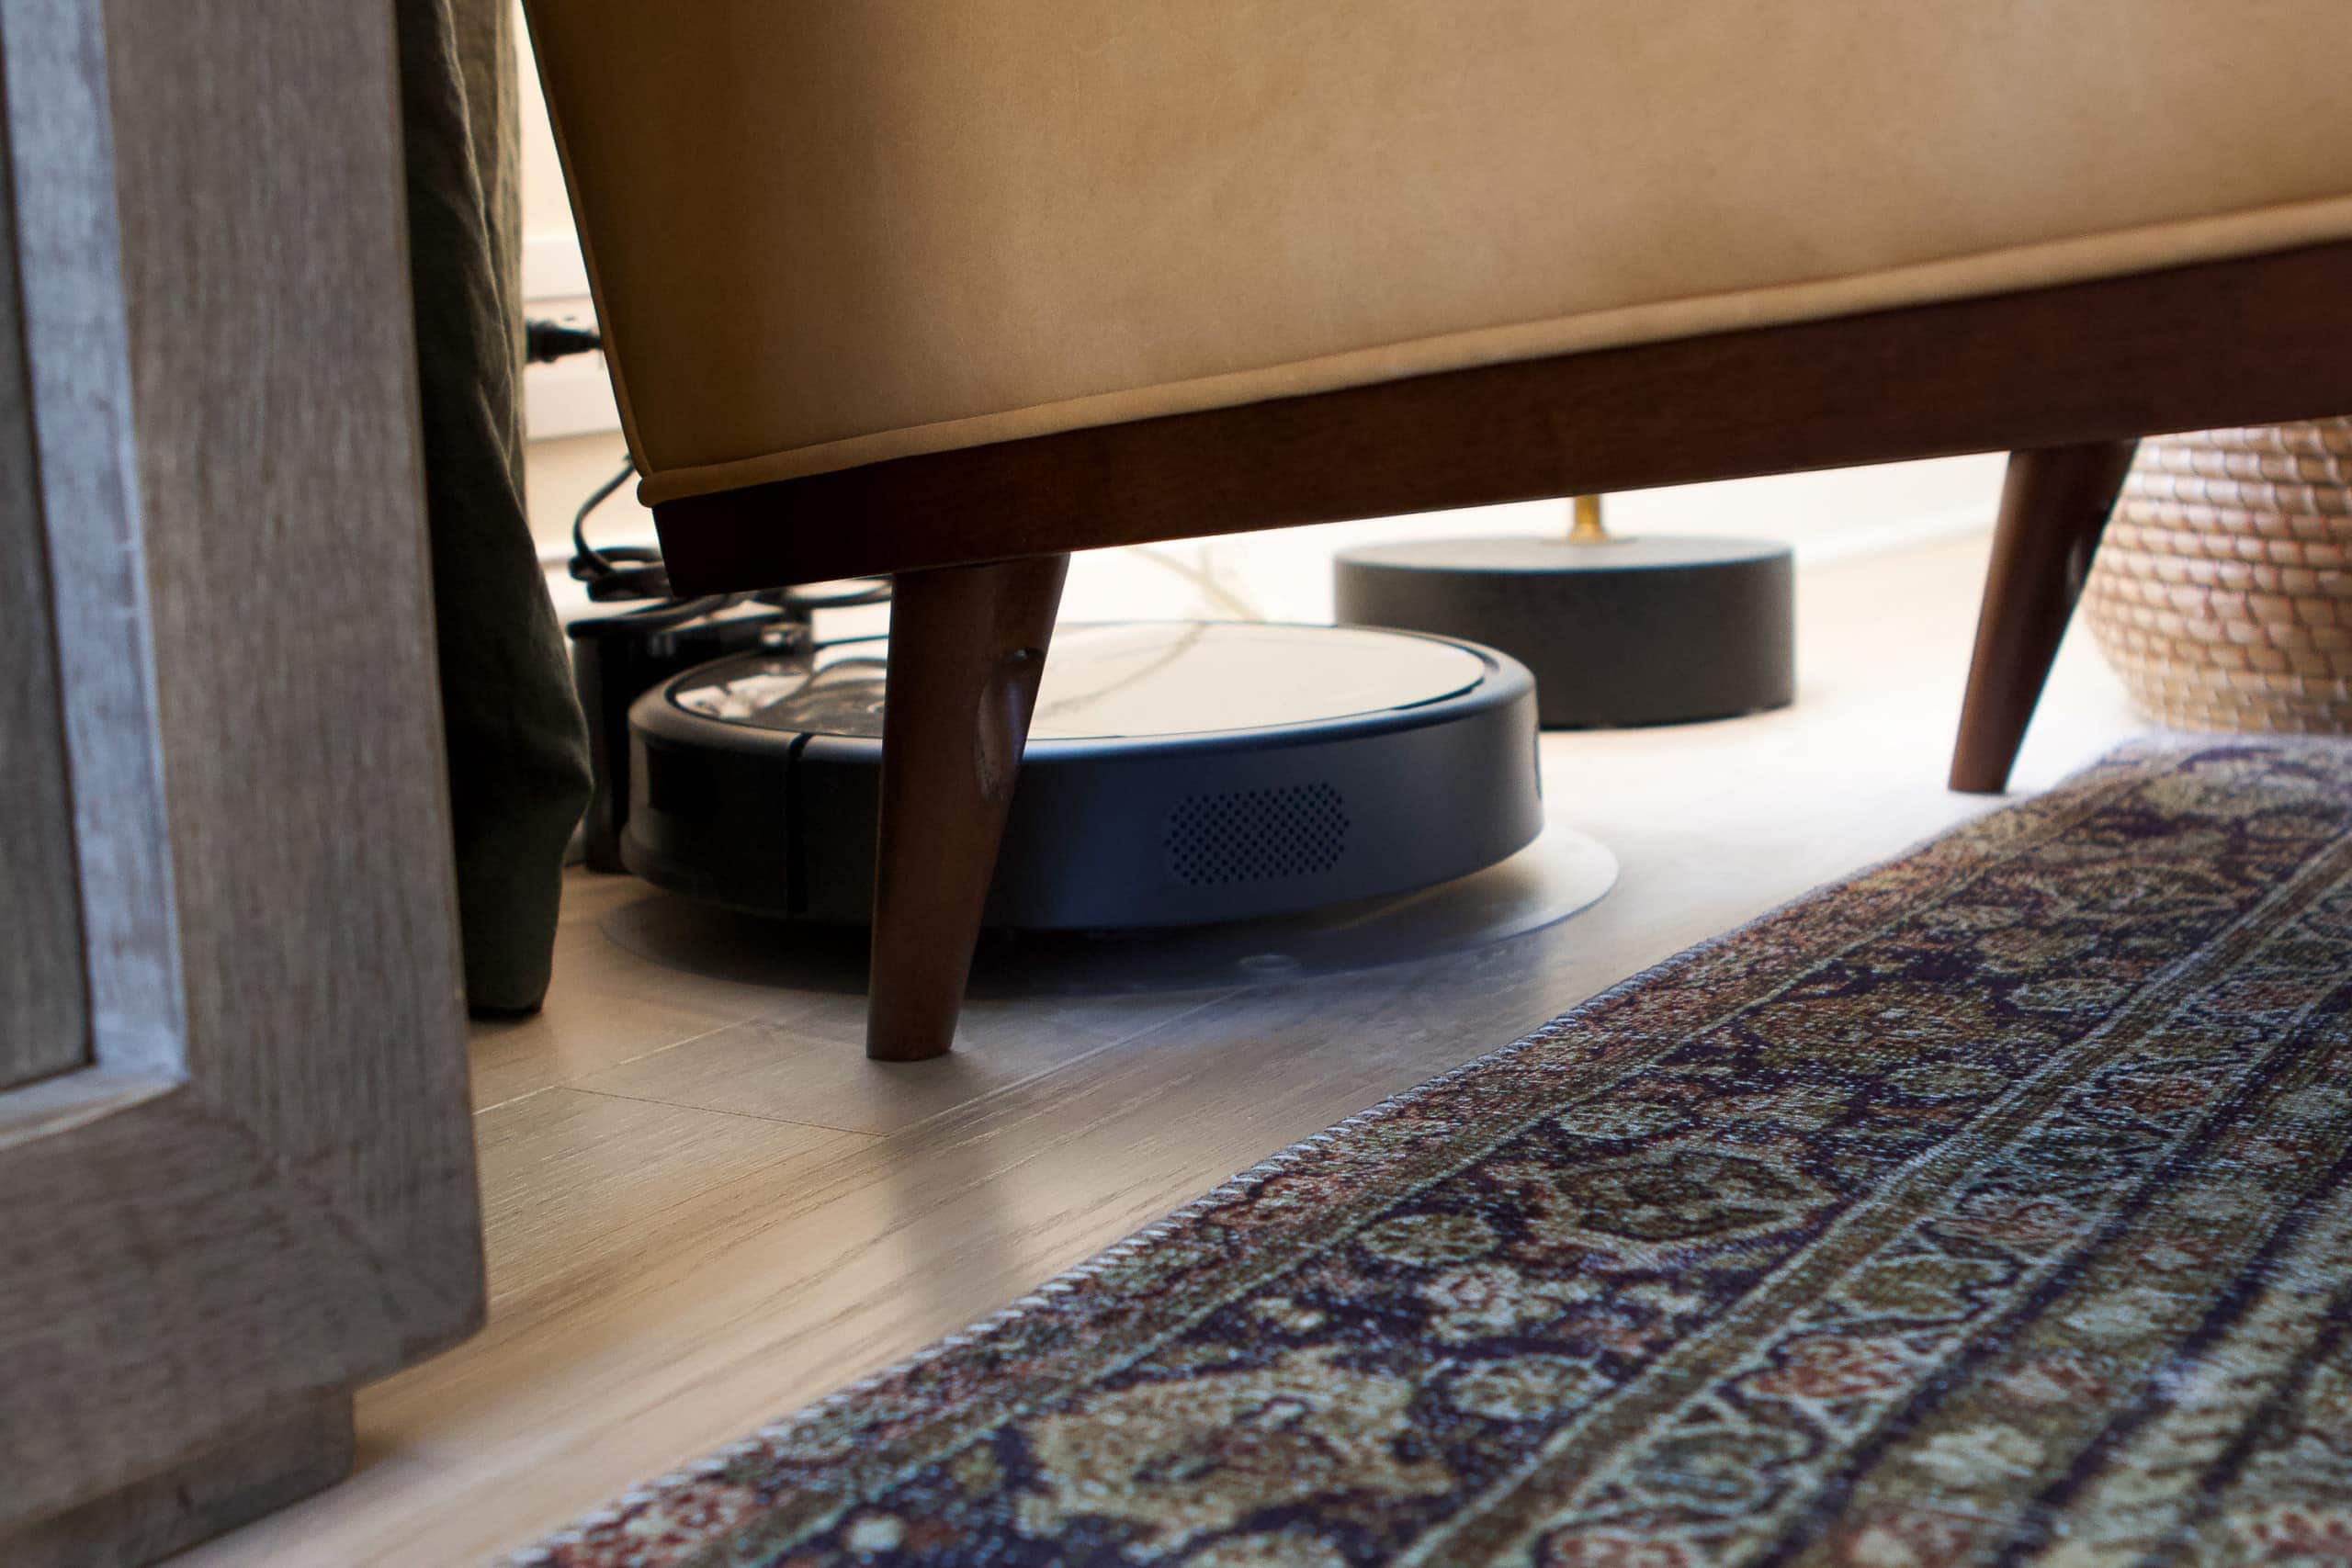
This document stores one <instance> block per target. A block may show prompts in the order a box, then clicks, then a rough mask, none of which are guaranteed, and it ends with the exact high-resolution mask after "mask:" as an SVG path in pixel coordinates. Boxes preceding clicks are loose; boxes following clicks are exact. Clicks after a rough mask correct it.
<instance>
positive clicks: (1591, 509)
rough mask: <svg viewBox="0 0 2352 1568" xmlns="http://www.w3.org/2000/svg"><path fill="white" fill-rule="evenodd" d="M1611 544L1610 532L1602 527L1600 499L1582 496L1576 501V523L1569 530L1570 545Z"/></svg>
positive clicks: (1594, 496)
mask: <svg viewBox="0 0 2352 1568" xmlns="http://www.w3.org/2000/svg"><path fill="white" fill-rule="evenodd" d="M1608 542H1609V530H1608V529H1606V528H1604V527H1602V526H1601V525H1600V497H1599V496H1597V495H1580V496H1578V497H1577V499H1576V521H1575V523H1574V524H1572V525H1570V526H1569V528H1568V543H1570V544H1572V545H1602V544H1607V543H1608Z"/></svg>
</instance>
